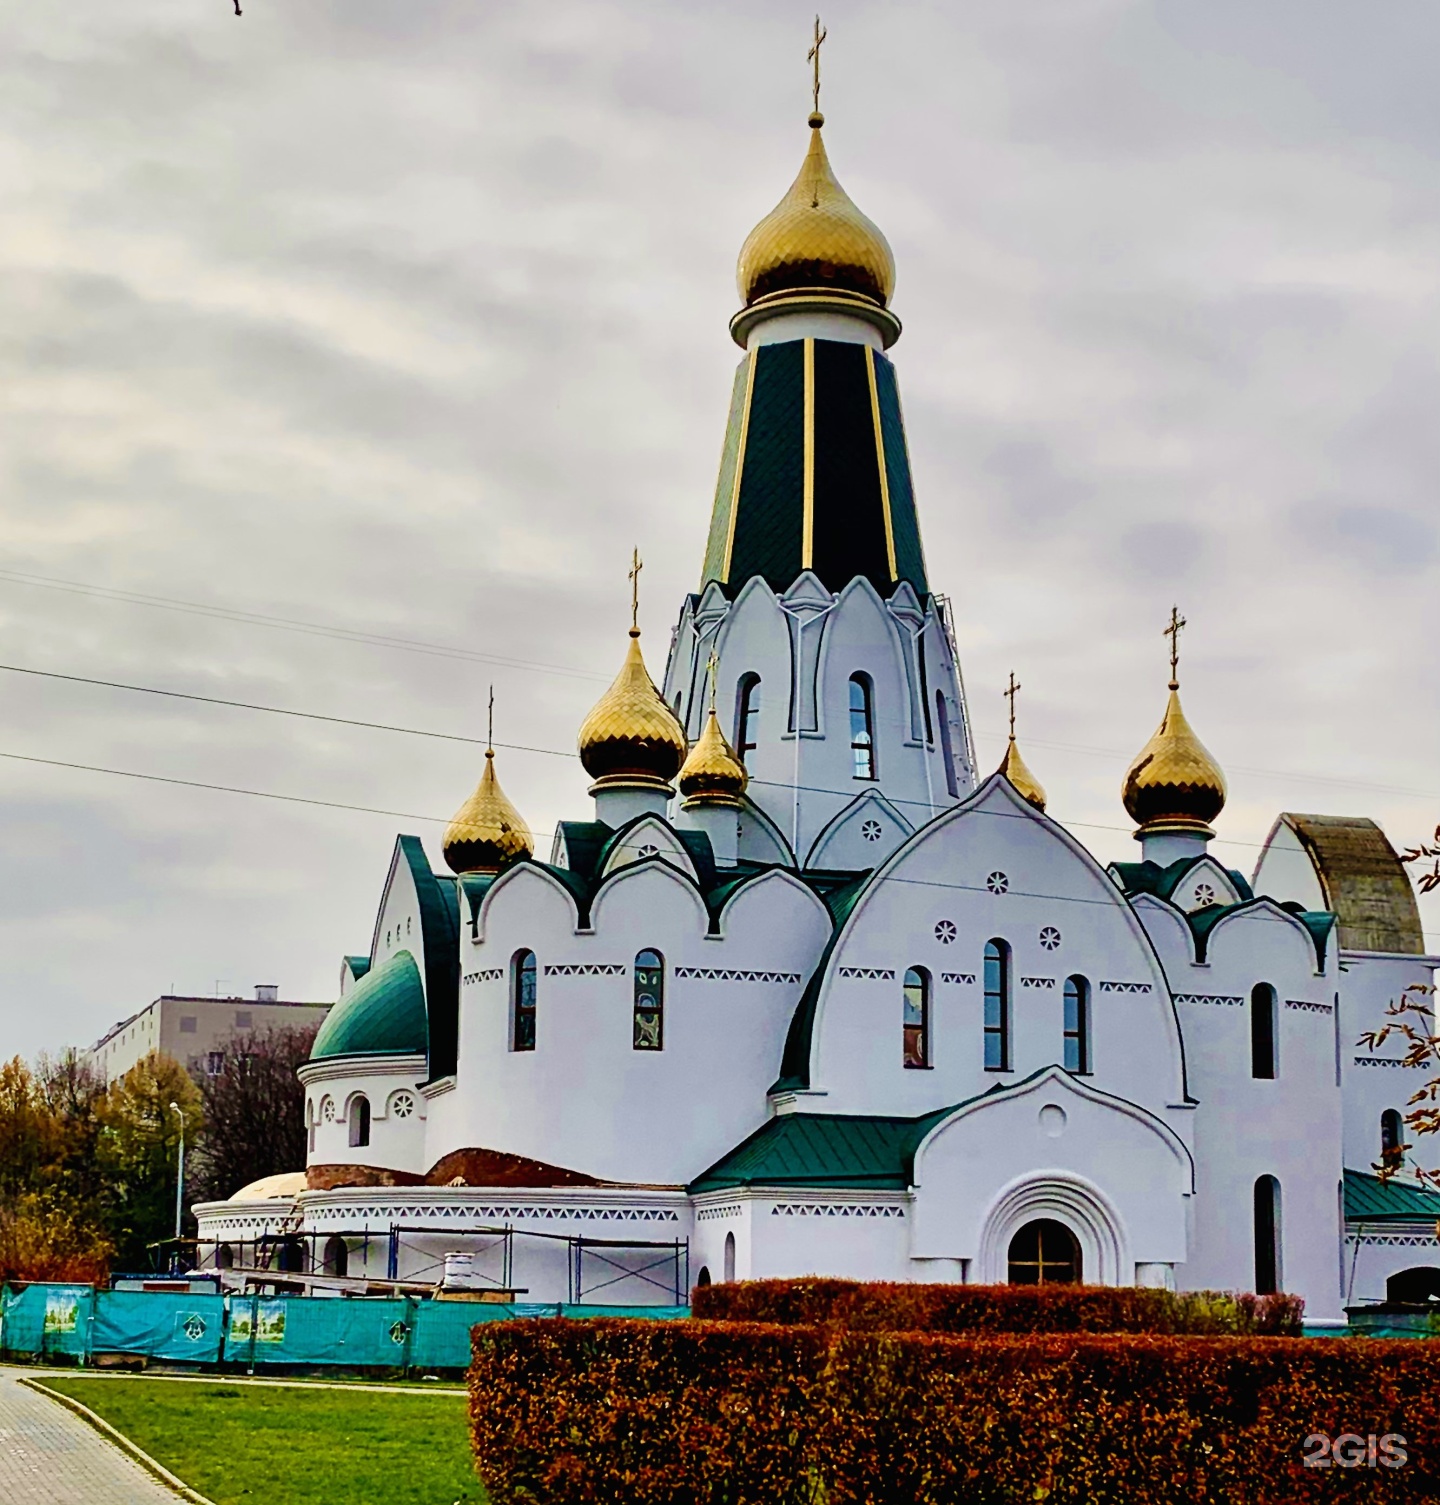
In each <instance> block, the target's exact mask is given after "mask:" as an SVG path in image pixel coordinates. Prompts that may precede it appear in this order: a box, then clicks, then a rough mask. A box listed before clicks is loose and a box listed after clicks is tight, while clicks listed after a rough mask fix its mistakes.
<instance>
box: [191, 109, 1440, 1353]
mask: <svg viewBox="0 0 1440 1505" xmlns="http://www.w3.org/2000/svg"><path fill="white" fill-rule="evenodd" d="M822 124H823V119H822V117H821V116H820V115H818V113H817V114H816V115H813V116H812V117H811V120H810V126H811V131H810V144H809V151H808V153H807V155H806V157H805V161H804V163H803V165H802V167H801V169H800V175H799V176H798V177H797V179H796V180H795V183H794V184H793V186H792V187H791V188H790V190H789V192H788V193H786V195H785V197H784V198H783V199H782V200H781V201H780V203H779V205H778V206H777V207H776V208H775V209H774V211H773V212H772V213H770V214H769V215H768V216H767V217H766V218H765V219H763V220H762V221H761V222H760V224H759V225H757V226H756V228H755V229H754V230H753V231H752V232H751V233H750V236H749V238H748V239H747V240H746V241H745V244H744V246H743V248H742V250H741V253H740V261H739V287H740V294H741V299H742V307H741V309H740V311H739V312H738V313H737V314H736V315H735V316H734V318H733V319H732V320H731V324H730V329H731V333H732V335H733V336H734V338H735V341H736V343H737V344H738V345H739V346H740V348H741V350H742V351H743V352H744V355H743V358H742V359H741V362H740V365H739V369H738V370H737V372H736V376H735V386H734V396H733V400H732V403H731V407H730V414H729V422H728V426H727V428H726V432H725V443H724V448H723V452H722V458H721V463H720V474H719V481H718V485H717V487H716V492H715V501H714V507H713V511H712V514H711V523H710V533H709V542H708V545H707V548H706V552H705V561H704V568H703V572H702V574H701V577H700V580H699V587H698V590H697V591H696V592H695V593H693V594H690V595H687V596H686V597H685V598H684V599H683V601H682V602H681V605H680V610H679V616H678V620H677V622H676V625H675V628H674V631H673V634H672V637H671V641H670V645H669V654H668V660H667V662H666V665H665V671H664V676H663V691H662V690H660V689H657V688H656V686H655V684H654V683H653V682H652V679H651V676H650V673H649V671H648V670H647V667H646V664H645V660H644V658H643V657H642V653H641V646H640V640H639V637H640V635H639V633H638V631H635V630H632V631H631V634H630V642H629V645H628V649H627V651H626V654H625V658H624V663H623V666H622V667H621V669H620V673H619V675H618V677H617V678H616V680H615V682H614V684H613V685H612V686H611V687H610V689H609V690H608V691H607V692H606V694H605V695H604V696H603V697H602V699H601V700H600V702H599V703H598V704H597V705H596V706H595V707H594V709H593V710H592V711H591V712H590V714H589V715H588V716H587V717H586V719H585V721H584V724H583V726H582V727H581V729H580V739H579V756H580V760H581V762H582V763H583V765H584V767H585V769H586V770H587V772H588V773H589V774H590V776H591V777H592V779H593V784H592V787H591V789H590V794H591V796H592V797H593V800H594V808H593V811H592V812H591V813H589V815H588V817H587V818H585V819H582V820H575V821H567V822H563V823H562V824H561V825H560V826H559V828H558V830H557V833H556V836H555V840H554V844H553V847H552V848H551V850H550V851H549V852H548V853H544V854H541V853H537V852H536V851H535V850H534V849H533V841H532V838H531V836H530V835H529V833H528V831H527V828H526V825H525V822H524V820H523V819H522V818H521V816H520V815H519V813H518V812H517V811H516V810H515V809H514V807H513V806H512V805H511V804H510V802H509V801H508V800H507V799H506V797H505V795H504V794H503V793H502V791H501V788H500V784H499V781H498V779H497V776H496V772H495V755H494V753H493V751H492V752H488V753H487V754H486V760H485V765H484V770H483V774H482V777H481V779H480V783H479V787H478V788H477V789H476V791H475V793H474V794H473V795H472V796H471V797H470V799H469V800H468V801H467V802H466V803H465V804H464V805H463V806H462V807H461V809H460V811H459V813H458V814H457V815H456V817H455V819H454V821H453V822H452V824H451V825H450V827H449V829H448V831H447V832H446V835H445V840H444V858H445V861H446V863H447V864H448V866H449V868H450V869H451V871H450V872H447V873H436V872H435V871H434V870H433V867H432V864H431V861H430V858H429V857H428V856H427V854H426V853H425V851H424V850H423V848H422V846H421V843H420V841H419V840H418V839H417V838H415V837H413V836H401V837H400V838H399V839H398V841H397V843H396V846H395V850H394V854H393V857H392V858H391V862H390V867H389V871H388V873H387V874H386V877H385V881H384V885H383V889H382V893H381V898H380V905H379V911H378V914H377V916H376V918H375V923H374V930H373V934H372V938H371V940H370V943H369V947H368V951H367V953H366V954H365V955H363V956H354V957H348V958H346V960H345V962H344V965H343V969H342V974H341V984H340V998H339V1002H338V1004H337V1005H336V1006H335V1008H334V1009H333V1010H332V1011H331V1013H330V1015H329V1017H328V1019H327V1020H326V1023H325V1025H324V1027H323V1028H322V1030H321V1032H320V1035H319V1038H318V1039H317V1040H316V1042H315V1048H314V1054H313V1057H312V1059H311V1060H310V1062H309V1063H308V1064H307V1065H306V1066H305V1067H304V1068H302V1070H301V1073H300V1075H301V1079H302V1081H303V1083H304V1086H305V1091H306V1115H307V1121H308V1124H309V1162H308V1167H307V1171H306V1176H305V1178H304V1187H303V1189H299V1190H295V1191H291V1192H288V1193H286V1194H285V1195H281V1196H278V1197H276V1196H271V1197H268V1198H267V1197H261V1196H258V1195H255V1194H253V1193H250V1194H241V1195H240V1196H239V1197H238V1198H237V1199H235V1200H232V1201H230V1202H226V1203H211V1204H205V1205H202V1206H200V1207H199V1208H197V1215H198V1217H199V1222H200V1233H201V1238H202V1240H203V1241H204V1243H203V1245H202V1248H203V1250H204V1252H205V1260H206V1262H207V1263H214V1264H218V1265H221V1266H227V1265H229V1266H234V1267H235V1268H237V1269H239V1268H242V1267H245V1266H253V1265H255V1264H256V1263H265V1262H267V1261H269V1262H272V1263H273V1264H274V1265H275V1266H276V1267H278V1268H280V1269H283V1270H285V1271H287V1272H293V1273H295V1274H296V1275H297V1276H301V1277H303V1278H304V1280H305V1281H306V1282H307V1283H308V1284H309V1285H310V1286H311V1287H316V1288H321V1289H327V1288H328V1289H335V1290H344V1289H357V1288H363V1286H364V1283H365V1282H367V1281H369V1282H379V1281H382V1280H386V1279H390V1280H401V1281H404V1280H414V1281H416V1282H426V1281H430V1282H434V1281H437V1280H438V1279H439V1271H440V1268H441V1262H442V1260H443V1258H444V1256H445V1255H446V1254H453V1253H464V1254H469V1255H470V1260H469V1264H470V1267H471V1276H470V1278H471V1279H472V1280H473V1281H474V1282H477V1283H479V1284H481V1285H486V1286H490V1287H493V1288H494V1289H495V1290H497V1291H509V1292H514V1293H518V1294H517V1298H516V1299H518V1300H521V1301H531V1302H537V1301H550V1302H554V1301H584V1302H605V1303H609V1304H635V1303H646V1302H650V1303H656V1304H668V1303H677V1302H683V1301H684V1300H685V1299H686V1292H687V1290H688V1289H689V1287H690V1286H692V1285H693V1284H695V1283H696V1282H697V1281H699V1282H705V1281H711V1280H714V1281H720V1280H730V1279H745V1278H751V1277H763V1276H790V1275H801V1274H806V1273H818V1274H827V1275H840V1276H854V1277H861V1278H873V1279H885V1280H925V1281H961V1282H997V1281H1037V1280H1045V1281H1050V1280H1071V1281H1073V1280H1083V1281H1086V1282H1095V1283H1105V1284H1117V1285H1127V1284H1132V1283H1136V1284H1141V1285H1158V1286H1168V1287H1175V1288H1180V1289H1187V1288H1201V1287H1205V1288H1226V1289H1246V1290H1259V1291H1268V1290H1276V1289H1283V1290H1286V1291H1292V1292H1296V1293H1298V1294H1299V1295H1301V1296H1303V1297H1304V1299H1305V1302H1306V1307H1307V1313H1308V1316H1309V1318H1310V1319H1311V1320H1312V1321H1314V1322H1316V1323H1319V1324H1321V1325H1324V1324H1327V1323H1331V1324H1333V1323H1338V1322H1340V1321H1343V1312H1344V1308H1345V1307H1346V1306H1347V1305H1349V1304H1355V1303H1358V1302H1361V1301H1369V1300H1375V1299H1379V1298H1384V1297H1385V1296H1386V1295H1387V1291H1388V1293H1389V1294H1390V1295H1391V1296H1392V1297H1396V1298H1401V1297H1407V1296H1409V1297H1414V1296H1417V1295H1418V1296H1421V1297H1423V1296H1424V1295H1425V1294H1427V1293H1428V1292H1429V1291H1431V1290H1434V1291H1436V1292H1440V1245H1437V1242H1436V1238H1435V1220H1436V1217H1437V1212H1440V1198H1437V1197H1433V1196H1430V1195H1429V1194H1427V1193H1425V1192H1423V1191H1421V1190H1420V1189H1419V1188H1418V1187H1417V1186H1416V1185H1415V1184H1414V1183H1413V1182H1407V1181H1406V1180H1405V1178H1404V1177H1403V1176H1402V1177H1401V1178H1399V1179H1397V1180H1395V1181H1390V1182H1385V1181H1382V1180H1380V1179H1378V1178H1377V1177H1376V1176H1375V1175H1374V1174H1373V1172H1374V1169H1375V1167H1376V1166H1377V1164H1381V1163H1384V1162H1386V1161H1389V1160H1391V1159H1393V1158H1394V1157H1395V1156H1397V1155H1398V1154H1401V1153H1402V1149H1401V1125H1400V1118H1399V1115H1400V1112H1401V1111H1402V1110H1403V1109H1404V1107H1405V1103H1406V1099H1407V1098H1408V1097H1409V1095H1410V1093H1411V1092H1412V1091H1413V1090H1414V1089H1415V1087H1416V1086H1417V1085H1418V1083H1419V1081H1420V1080H1422V1079H1421V1078H1420V1077H1419V1074H1418V1073H1417V1072H1415V1071H1407V1070H1401V1069H1399V1052H1398V1050H1391V1051H1390V1052H1389V1053H1388V1054H1387V1053H1383V1052H1382V1053H1374V1054H1372V1053H1371V1052H1368V1051H1366V1050H1364V1049H1361V1048H1359V1047H1357V1045H1356V1041H1357V1039H1358V1038H1359V1036H1360V1035H1361V1034H1362V1033H1363V1032H1364V1031H1365V1030H1368V1029H1373V1028H1376V1027H1378V1025H1379V1024H1380V1023H1381V1022H1383V1014H1384V1011H1385V1007H1386V1005H1387V1004H1388V1003H1389V1002H1390V1000H1392V999H1394V998H1396V997H1398V996H1399V994H1400V993H1401V992H1402V990H1403V989H1405V988H1406V987H1407V986H1408V985H1410V984H1414V983H1419V982H1426V981H1429V980H1430V978H1431V976H1432V972H1433V969H1434V968H1435V966H1436V965H1437V964H1440V959H1437V958H1436V957H1433V956H1426V955H1425V954H1424V944H1423V938H1422V933H1421V927H1420V920H1419V914H1418V909H1417V905H1416V901H1415V897H1414V893H1413V891H1412V889H1411V886H1410V882H1409V879H1408V877H1407V875H1406V873H1405V870H1404V868H1403V867H1402V866H1401V864H1400V862H1399V860H1398V859H1397V857H1396V854H1395V852H1394V850H1393V849H1392V848H1391V846H1390V844H1389V842H1388V841H1387V840H1386V838H1385V836H1384V834H1383V833H1382V832H1381V830H1380V829H1379V827H1378V826H1376V825H1375V824H1374V823H1373V822H1371V821H1368V820H1362V819H1353V818H1349V817H1344V818H1337V817H1327V816H1317V815H1300V814H1282V815H1280V816H1279V817H1278V819H1277V820H1276V822H1275V825H1274V828H1273V830H1272V832H1271V834H1270V837H1269V839H1268V841H1267V843H1266V846H1265V848H1264V851H1263V853H1262V855H1261V857H1260V861H1259V863H1258V866H1257V867H1256V870H1255V872H1254V873H1253V874H1251V875H1249V876H1247V875H1245V874H1242V873H1240V872H1236V871H1234V870H1233V869H1230V868H1227V867H1225V866H1223V865H1222V864H1221V863H1220V862H1219V861H1218V860H1217V859H1216V858H1215V857H1213V856H1212V855H1210V852H1209V850H1208V844H1209V842H1210V840H1211V839H1212V837H1213V835H1214V832H1213V830H1212V824H1213V823H1214V822H1215V821H1216V819H1217V817H1218V816H1219V815H1220V814H1221V811H1222V809H1223V806H1224V804H1225V781H1224V777H1223V775H1222V773H1221V770H1220V768H1219V767H1218V766H1217V764H1216V762H1215V760H1214V759H1213V758H1212V757H1211V756H1210V754H1209V753H1208V752H1207V751H1206V750H1205V748H1204V747H1203V746H1202V744H1201V742H1200V741H1199V739H1198V738H1197V737H1196V735H1195V733H1194V732H1193V731H1192V730H1191V728H1190V726H1189V724H1188V723H1187V721H1186V719H1185V715H1184V713H1183V711H1182V710H1181V706H1180V699H1179V692H1178V688H1177V684H1176V682H1175V676H1174V671H1173V667H1172V679H1171V684H1170V687H1169V699H1168V702H1167V703H1166V704H1165V706H1164V708H1163V713H1162V718H1161V721H1160V726H1159V729H1158V730H1157V731H1156V733H1155V735H1154V736H1153V737H1152V738H1151V739H1150V741H1149V743H1148V744H1147V745H1146V746H1145V747H1144V749H1143V750H1142V751H1141V752H1140V754H1139V756H1138V757H1137V758H1136V759H1135V761H1134V763H1133V764H1132V765H1131V767H1130V769H1129V771H1128V773H1126V774H1125V775H1124V778H1123V801H1124V807H1125V809H1126V810H1127V811H1128V812H1129V814H1130V816H1131V817H1132V819H1133V820H1134V822H1135V824H1136V831H1135V836H1136V839H1137V841H1138V842H1139V853H1138V858H1139V860H1137V861H1135V862H1127V863H1114V864H1111V865H1110V867H1108V868H1106V867H1105V866H1103V865H1102V864H1100V863H1099V862H1097V861H1096V859H1095V858H1094V857H1092V856H1091V854H1090V853H1089V852H1088V851H1087V850H1086V848H1085V846H1084V845H1083V844H1082V842H1081V841H1080V840H1079V839H1077V837H1076V836H1075V835H1073V834H1072V833H1071V832H1070V831H1068V830H1066V829H1065V827H1064V826H1063V825H1061V824H1059V823H1058V822H1056V821H1054V820H1052V819H1051V818H1050V817H1049V816H1048V815H1047V814H1046V813H1045V794H1044V791H1043V790H1042V789H1041V787H1040V785H1039V783H1038V782H1037V780H1036V779H1035V777H1034V776H1033V775H1032V774H1031V773H1030V771H1029V770H1028V769H1027V767H1026V765H1025V763H1024V761H1023V760H1022V758H1021V756H1020V753H1019V750H1018V749H1017V747H1016V744H1015V740H1014V737H1013V733H1012V737H1011V741H1010V746H1009V750H1008V753H1007V755H1006V758H1005V761H1004V763H1003V764H1002V766H1001V767H1000V769H999V770H998V771H996V772H993V773H988V774H987V773H986V772H985V771H984V770H982V769H979V768H977V767H976V763H975V755H974V750H973V746H972V741H971V735H970V724H969V718H968V712H967V708H966V701H965V690H964V684H963V681H962V677H961V673H960V664H959V662H958V659H957V656H956V650H955V639H954V635H953V631H952V623H951V608H950V606H949V604H948V603H947V600H946V598H945V597H944V596H943V595H940V594H938V593H937V592H936V590H935V588H934V586H933V584H932V582H931V580H930V578H929V576H928V573H927V568H926V562H925V557H924V552H923V549H922V547H921V540H920V528H919V518H918V512H917V507H916V501H915V497H914V495H913V492H912V486H911V474H910V465H909V460H908V456H907V440H906V434H905V429H904V425H903V423H902V419H901V407H900V398H899V391H898V385H897V374H896V368H895V367H894V365H892V363H891V359H890V355H889V352H890V351H891V350H892V348H893V347H894V345H895V343H896V341H897V340H898V339H899V337H900V322H899V320H898V319H897V318H896V316H895V314H894V313H893V312H892V311H891V308H890V303H891V295H892V291H893V287H894V281H895V269H894V262H893V259H892V256H891V252H890V247H889V245H888V244H887V243H886V240H885V237H884V236H883V235H882V234H881V233H880V231H879V230H878V229H877V228H876V227H875V225H873V224H872V223H871V222H870V220H868V219H867V218H866V217H865V216H864V215H863V214H862V213H861V212H860V211H859V210H858V209H857V208H856V207H855V205H854V204H853V203H852V202H851V201H850V199H849V198H848V197H847V195H846V194H845V192H844V190H843V189H842V188H841V187H840V185H839V183H838V182H837V181H836V179H835V177H834V175H833V173H832V171H831V168H830V164H829V162H828V160H827V158H826V153H825V147H824V144H823V141H822V136H821V126H822ZM1158 625H1159V624H1157V627H1158ZM1172 641H1173V639H1172ZM1172 665H1173V654H1172ZM1157 702H1158V685H1157ZM1158 709H1160V708H1159V706H1158V704H1157V710H1158ZM1118 773H1119V770H1117V774H1118ZM452 1263H453V1262H452Z"/></svg>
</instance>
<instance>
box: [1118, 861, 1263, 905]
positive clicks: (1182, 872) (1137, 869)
mask: <svg viewBox="0 0 1440 1505" xmlns="http://www.w3.org/2000/svg"><path fill="white" fill-rule="evenodd" d="M1210 860H1213V859H1210V858H1207V857H1206V856H1205V855H1203V854H1202V855H1201V856H1199V857H1178V858H1176V860H1175V861H1174V862H1171V863H1168V864H1167V865H1166V866H1165V867H1161V866H1160V864H1159V863H1158V862H1151V861H1149V859H1148V858H1147V859H1146V861H1144V862H1112V863H1111V864H1110V871H1111V872H1112V873H1114V874H1115V876H1116V877H1117V878H1119V880H1120V887H1121V888H1122V889H1123V890H1124V892H1125V893H1126V894H1127V895H1132V896H1133V895H1135V894H1153V895H1154V896H1155V897H1156V898H1157V899H1170V898H1171V897H1172V896H1173V895H1174V893H1175V890H1176V889H1177V888H1179V887H1180V885H1181V884H1182V883H1183V882H1184V881H1185V877H1186V875H1187V874H1188V873H1189V872H1190V870H1191V869H1192V868H1194V867H1197V866H1199V864H1200V863H1202V862H1206V861H1210ZM1224 872H1225V876H1226V877H1227V878H1229V880H1230V881H1231V883H1233V884H1234V885H1235V892H1236V893H1237V894H1239V895H1240V902H1241V903H1242V904H1248V903H1249V902H1250V900H1251V899H1253V898H1254V897H1255V891H1254V889H1252V888H1251V887H1250V880H1249V879H1248V878H1246V876H1245V875H1244V873H1241V872H1238V871H1237V870H1236V869H1235V868H1233V867H1227V868H1225V869H1224Z"/></svg>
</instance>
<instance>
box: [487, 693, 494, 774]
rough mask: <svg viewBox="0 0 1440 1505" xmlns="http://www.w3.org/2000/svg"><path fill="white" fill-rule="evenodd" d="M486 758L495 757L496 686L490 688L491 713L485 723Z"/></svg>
mask: <svg viewBox="0 0 1440 1505" xmlns="http://www.w3.org/2000/svg"><path fill="white" fill-rule="evenodd" d="M485 756H486V757H487V758H493V757H494V756H495V686H494V685H491V686H490V713H489V715H488V717H487V718H486V721H485Z"/></svg>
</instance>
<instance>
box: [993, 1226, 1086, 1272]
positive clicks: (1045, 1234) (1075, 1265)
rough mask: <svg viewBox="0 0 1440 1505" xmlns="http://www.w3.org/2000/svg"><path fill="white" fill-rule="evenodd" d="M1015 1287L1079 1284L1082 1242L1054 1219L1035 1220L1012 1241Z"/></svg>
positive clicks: (1011, 1263)
mask: <svg viewBox="0 0 1440 1505" xmlns="http://www.w3.org/2000/svg"><path fill="white" fill-rule="evenodd" d="M1008 1257H1009V1264H1010V1271H1009V1278H1010V1284H1011V1285H1012V1286H1048V1285H1066V1286H1073V1285H1079V1283H1080V1278H1081V1269H1080V1241H1079V1239H1077V1238H1076V1237H1075V1235H1074V1234H1073V1233H1072V1232H1071V1231H1070V1230H1069V1229H1068V1228H1067V1227H1066V1226H1065V1225H1064V1223H1059V1222H1056V1220H1055V1219H1054V1218H1036V1219H1035V1221H1034V1222H1033V1223H1026V1224H1025V1226H1024V1227H1023V1228H1022V1229H1020V1231H1019V1232H1018V1233H1017V1234H1016V1235H1015V1237H1014V1238H1012V1239H1011V1240H1010V1249H1009V1256H1008Z"/></svg>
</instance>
